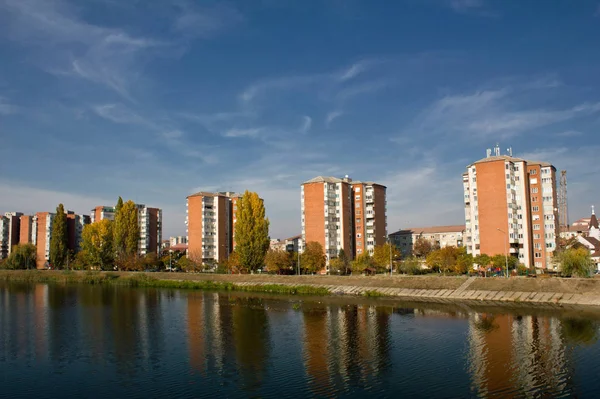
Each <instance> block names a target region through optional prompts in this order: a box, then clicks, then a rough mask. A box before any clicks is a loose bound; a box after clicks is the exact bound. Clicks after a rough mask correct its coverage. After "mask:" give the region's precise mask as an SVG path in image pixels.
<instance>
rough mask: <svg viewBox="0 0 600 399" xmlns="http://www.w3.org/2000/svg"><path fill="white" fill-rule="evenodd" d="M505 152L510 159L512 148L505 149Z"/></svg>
mask: <svg viewBox="0 0 600 399" xmlns="http://www.w3.org/2000/svg"><path fill="white" fill-rule="evenodd" d="M506 151H507V152H508V156H510V157H512V156H513V154H512V147H508V148H507V149H506Z"/></svg>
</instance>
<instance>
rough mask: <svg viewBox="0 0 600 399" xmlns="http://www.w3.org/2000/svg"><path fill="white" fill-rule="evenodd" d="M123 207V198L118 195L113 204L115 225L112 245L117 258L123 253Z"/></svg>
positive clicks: (124, 222)
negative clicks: (115, 203) (114, 204)
mask: <svg viewBox="0 0 600 399" xmlns="http://www.w3.org/2000/svg"><path fill="white" fill-rule="evenodd" d="M122 209H123V198H121V197H119V199H118V200H117V205H116V206H115V225H114V227H113V235H114V239H113V246H114V250H115V253H116V255H117V257H118V258H120V257H122V256H123V254H124V253H125V236H126V235H127V222H126V220H127V218H126V217H125V216H124V214H123V213H122V212H121V210H122Z"/></svg>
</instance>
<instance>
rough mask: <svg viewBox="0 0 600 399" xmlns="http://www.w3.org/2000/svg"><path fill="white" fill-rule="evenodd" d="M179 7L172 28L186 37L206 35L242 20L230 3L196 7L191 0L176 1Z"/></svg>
mask: <svg viewBox="0 0 600 399" xmlns="http://www.w3.org/2000/svg"><path fill="white" fill-rule="evenodd" d="M176 4H177V5H179V7H180V8H181V12H180V15H179V16H178V17H177V18H176V19H175V22H174V24H173V29H174V30H175V31H176V32H178V33H180V34H182V35H184V36H186V37H190V38H193V37H208V36H211V35H214V34H216V33H218V32H220V31H222V30H224V29H226V28H228V27H230V26H233V25H236V24H238V23H240V22H241V21H243V16H242V14H240V12H239V11H238V10H237V9H236V8H235V7H233V6H232V5H230V4H225V3H221V4H215V5H213V6H211V7H198V6H196V5H194V3H192V2H179V3H176Z"/></svg>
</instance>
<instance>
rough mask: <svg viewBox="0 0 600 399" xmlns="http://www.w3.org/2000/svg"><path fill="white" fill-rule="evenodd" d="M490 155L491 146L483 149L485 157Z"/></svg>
mask: <svg viewBox="0 0 600 399" xmlns="http://www.w3.org/2000/svg"><path fill="white" fill-rule="evenodd" d="M491 156H492V149H491V148H487V149H486V150H485V157H486V158H489V157H491Z"/></svg>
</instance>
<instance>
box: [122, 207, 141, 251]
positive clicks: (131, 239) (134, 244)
mask: <svg viewBox="0 0 600 399" xmlns="http://www.w3.org/2000/svg"><path fill="white" fill-rule="evenodd" d="M121 213H122V214H123V219H124V222H125V255H126V256H129V257H135V256H136V255H137V253H138V246H139V240H140V227H139V224H138V210H137V207H136V206H135V203H134V202H133V201H131V200H129V201H127V202H126V203H125V204H123V208H122V209H121Z"/></svg>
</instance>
